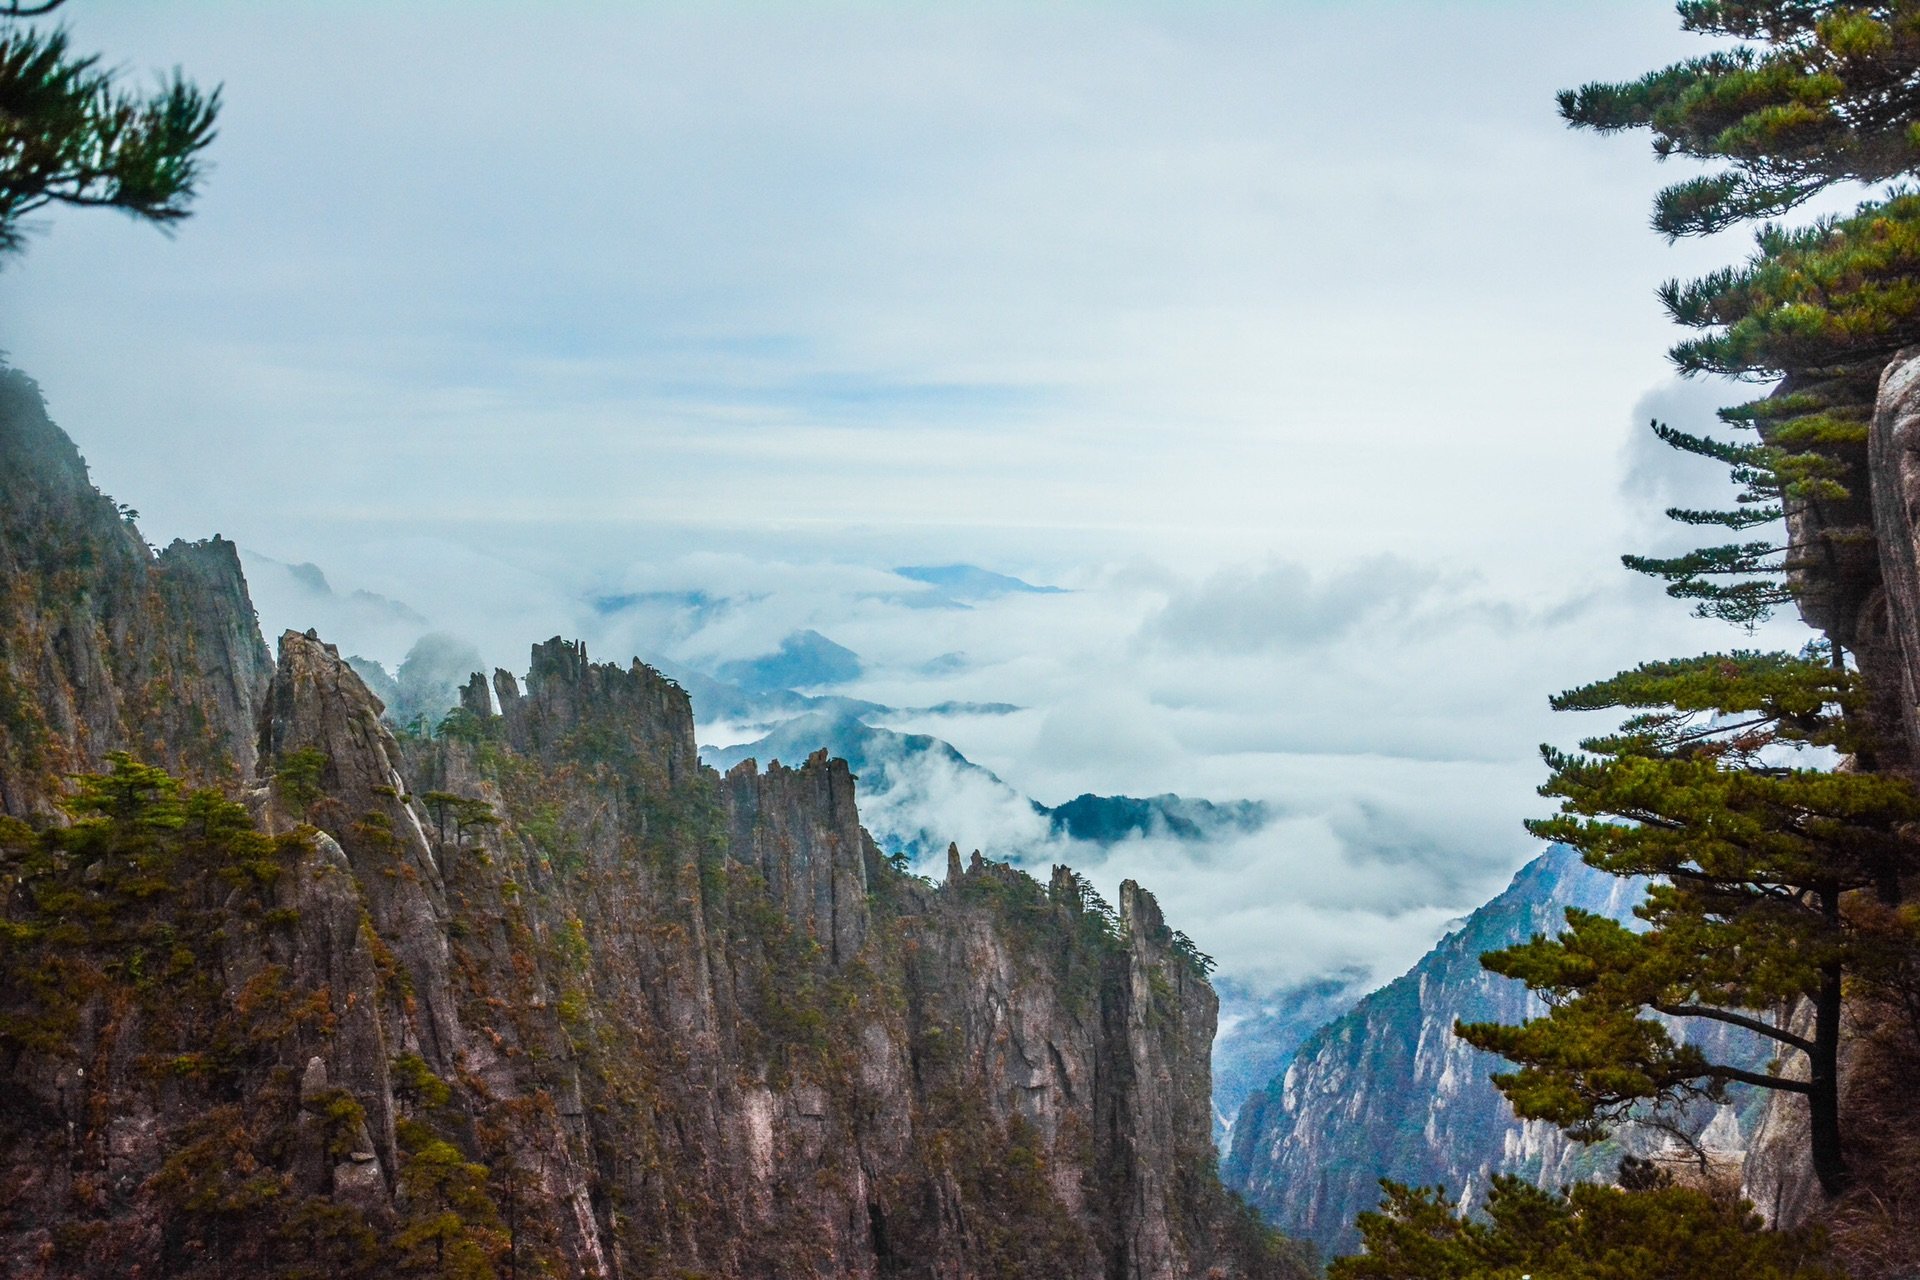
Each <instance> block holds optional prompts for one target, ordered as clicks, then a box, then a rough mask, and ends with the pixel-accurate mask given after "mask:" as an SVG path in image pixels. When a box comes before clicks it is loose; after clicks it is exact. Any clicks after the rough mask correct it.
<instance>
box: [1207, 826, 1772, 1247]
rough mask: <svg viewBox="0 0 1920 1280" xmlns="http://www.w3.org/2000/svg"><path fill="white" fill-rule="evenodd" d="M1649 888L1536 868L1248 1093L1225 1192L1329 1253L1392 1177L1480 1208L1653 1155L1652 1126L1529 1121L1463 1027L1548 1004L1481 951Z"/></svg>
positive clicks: (1710, 1044) (1496, 1065) (1578, 871)
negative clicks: (1500, 1180)
mask: <svg viewBox="0 0 1920 1280" xmlns="http://www.w3.org/2000/svg"><path fill="white" fill-rule="evenodd" d="M1642 892H1643V891H1642V889H1641V887H1640V886H1639V885H1638V884H1637V883H1636V882H1633V881H1628V880H1623V879H1621V878H1619V877H1617V876H1612V875H1608V874H1606V873H1604V872H1600V871H1595V870H1593V869H1592V868H1590V867H1588V866H1587V865H1586V864H1585V863H1583V862H1581V861H1580V859H1579V857H1578V855H1576V854H1575V853H1574V852H1573V851H1572V850H1569V849H1566V848H1563V847H1559V846H1556V847H1554V848H1552V849H1550V850H1548V851H1547V852H1546V853H1544V854H1542V855H1541V856H1540V857H1538V858H1536V859H1535V860H1534V861H1532V862H1530V863H1528V864H1527V865H1526V866H1525V867H1523V868H1522V869H1521V870H1520V872H1519V873H1518V874H1517V875H1516V876H1515V877H1514V878H1513V882H1512V884H1510V885H1509V886H1508V887H1507V889H1506V891H1505V892H1503V893H1501V894H1500V896H1498V897H1497V898H1495V899H1493V901H1491V902H1489V903H1487V904H1486V905H1485V906H1483V907H1481V908H1479V909H1478V910H1476V911H1475V912H1473V913H1472V914H1471V915H1469V916H1468V917H1467V918H1466V920H1465V921H1464V922H1463V923H1462V924H1461V927H1460V928H1459V929H1457V930H1455V931H1454V932H1452V933H1450V934H1448V935H1447V936H1446V937H1445V938H1443V939H1442V940H1441V941H1440V942H1439V944H1438V945H1436V946H1435V947H1434V948H1433V950H1431V951H1429V952H1428V953H1427V955H1426V956H1425V957H1424V958H1423V959H1421V961H1420V962H1419V963H1418V964H1416V965H1415V966H1414V967H1413V968H1412V969H1411V970H1409V971H1408V972H1407V973H1406V974H1403V975H1402V976H1401V977H1399V978H1396V979H1394V981H1392V982H1390V983H1388V984H1387V985H1386V986H1384V987H1382V988H1381V989H1380V990H1378V991H1376V992H1374V993H1373V994H1371V995H1369V996H1367V997H1366V998H1365V999H1363V1000H1361V1001H1360V1002H1359V1004H1357V1005H1356V1006H1355V1007H1354V1008H1353V1009H1352V1010H1351V1011H1349V1012H1348V1013H1346V1014H1344V1015H1342V1016H1341V1017H1339V1018H1336V1019H1335V1020H1334V1021H1332V1022H1330V1023H1328V1024H1327V1025H1326V1026H1324V1027H1322V1028H1320V1029H1319V1030H1318V1031H1316V1032H1314V1034H1313V1035H1312V1036H1310V1037H1308V1038H1307V1040H1306V1041H1305V1043H1303V1044H1302V1045H1301V1046H1300V1047H1299V1049H1298V1051H1297V1052H1296V1053H1295V1054H1294V1056H1293V1058H1292V1061H1291V1062H1290V1063H1289V1064H1288V1065H1287V1068H1286V1070H1285V1072H1284V1074H1282V1075H1280V1076H1278V1077H1277V1078H1275V1079H1274V1080H1273V1081H1272V1082H1271V1083H1270V1084H1269V1085H1268V1086H1267V1087H1266V1088H1265V1089H1263V1090H1261V1091H1259V1092H1257V1093H1255V1094H1253V1095H1252V1096H1251V1097H1250V1098H1248V1100H1247V1101H1246V1103H1245V1105H1244V1106H1243V1107H1242V1108H1241V1110H1240V1114H1239V1116H1238V1118H1237V1119H1236V1120H1235V1122H1234V1125H1233V1133H1232V1145H1231V1147H1230V1149H1229V1151H1228V1154H1227V1157H1226V1160H1225V1161H1224V1162H1223V1165H1222V1176H1223V1177H1224V1178H1225V1179H1226V1181H1227V1183H1228V1185H1229V1186H1232V1187H1234V1188H1235V1189H1236V1190H1238V1191H1240V1192H1241V1194H1242V1195H1244V1196H1245V1197H1246V1198H1247V1200H1248V1201H1249V1202H1250V1203H1252V1204H1254V1205H1255V1206H1257V1207H1258V1208H1259V1209H1260V1210H1261V1212H1263V1213H1264V1214H1266V1216H1267V1218H1268V1220H1269V1221H1271V1222H1273V1223H1274V1224H1276V1225H1277V1226H1280V1227H1281V1228H1282V1229H1284V1230H1287V1231H1290V1232H1293V1233H1295V1234H1298V1235H1301V1236H1303V1237H1305V1238H1307V1239H1309V1240H1312V1241H1313V1242H1314V1243H1315V1244H1316V1245H1318V1246H1319V1247H1320V1248H1321V1250H1322V1251H1323V1252H1325V1253H1327V1254H1329V1255H1332V1254H1340V1253H1350V1252H1352V1251H1353V1250H1354V1248H1355V1247H1356V1246H1357V1245H1358V1240H1359V1238H1358V1235H1357V1233H1356V1232H1355V1231H1354V1229H1353V1220H1354V1218H1355V1217H1356V1216H1357V1215H1358V1214H1359V1213H1360V1212H1361V1211H1363V1210H1366V1209H1372V1208H1374V1207H1375V1206H1376V1205H1377V1204H1378V1202H1379V1199H1380V1189H1379V1180H1380V1179H1382V1178H1390V1179H1392V1180H1394V1181H1396V1182H1403V1183H1409V1184H1413V1185H1417V1186H1424V1185H1431V1184H1434V1183H1441V1184H1444V1185H1445V1186H1446V1187H1447V1188H1448V1189H1449V1191H1450V1192H1451V1193H1452V1194H1453V1195H1454V1196H1455V1197H1456V1198H1457V1200H1458V1201H1459V1203H1462V1204H1474V1203H1477V1202H1478V1201H1479V1200H1480V1199H1481V1197H1483V1196H1484V1195H1485V1194H1486V1191H1487V1188H1488V1186H1489V1184H1490V1181H1491V1178H1492V1176H1493V1175H1494V1174H1495V1173H1512V1174H1516V1175H1518V1176H1521V1177H1523V1178H1526V1179H1527V1180H1528V1181H1531V1182H1533V1183H1535V1184H1537V1185H1539V1186H1543V1187H1555V1186H1559V1185H1561V1184H1563V1183H1567V1182H1572V1181H1575V1180H1578V1179H1583V1178H1589V1177H1595V1176H1606V1175H1610V1174H1611V1173H1612V1171H1613V1169H1614V1167H1615V1166H1616V1165H1617V1164H1618V1162H1619V1159H1620V1156H1621V1155H1622V1154H1623V1153H1624V1152H1638V1153H1645V1152H1647V1151H1651V1150H1653V1149H1655V1148H1656V1147H1657V1145H1658V1143H1659V1140H1660V1135H1657V1134H1654V1133H1652V1132H1650V1131H1646V1130H1643V1129H1639V1128H1632V1129H1629V1130H1627V1131H1625V1132H1624V1133H1623V1134H1622V1135H1621V1136H1620V1138H1619V1139H1618V1140H1617V1141H1609V1142H1606V1143H1600V1144H1596V1145H1593V1146H1583V1145H1580V1144H1577V1143H1573V1142H1571V1141H1569V1140H1568V1139H1567V1138H1566V1137H1565V1135H1563V1134H1562V1133H1561V1132H1560V1130H1559V1129H1557V1128H1555V1127H1554V1126H1553V1125H1550V1124H1547V1123H1545V1122H1542V1121H1521V1120H1518V1119H1516V1118H1515V1117H1514V1115H1513V1112H1512V1110H1511V1108H1510V1107H1509V1106H1508V1105H1507V1102H1506V1099H1505V1098H1504V1097H1503V1096H1502V1095H1501V1094H1500V1092H1499V1091H1498V1090H1497V1089H1495V1088H1494V1086H1493V1084H1492V1082H1491V1081H1490V1080H1489V1079H1488V1076H1489V1075H1490V1074H1491V1073H1492V1072H1493V1071H1495V1070H1500V1069H1503V1067H1504V1065H1505V1064H1504V1063H1503V1061H1502V1060H1501V1059H1499V1058H1497V1057H1494V1056H1492V1055H1490V1054H1485V1053H1482V1052H1480V1051H1479V1050H1477V1049H1474V1048H1472V1047H1471V1046H1469V1045H1467V1044H1466V1043H1465V1042H1464V1041H1462V1040H1459V1039H1457V1038H1456V1037H1455V1036H1454V1034H1453V1024H1454V1022H1455V1020H1456V1019H1464V1020H1466V1021H1469V1022H1476V1021H1499V1022H1517V1021H1519V1020H1521V1019H1522V1018H1526V1017H1530V1016H1536V1015H1538V1014H1539V1013H1540V1012H1542V1009H1541V1006H1540V1005H1539V1004H1538V1002H1537V1001H1536V1000H1535V999H1534V998H1533V997H1532V996H1531V994H1530V993H1529V992H1528V991H1527V989H1526V988H1525V987H1524V986H1523V985H1522V984H1521V983H1518V982H1514V981H1512V980H1510V979H1506V978H1502V977H1499V976H1497V975H1495V974H1492V973H1489V972H1487V971H1486V970H1485V969H1483V968H1481V967H1480V959H1479V958H1480V955H1481V953H1482V952H1485V951H1491V950H1496V949H1498V948H1500V947H1504V946H1509V945H1512V944H1514V943H1518V942H1523V941H1525V940H1526V939H1527V938H1529V937H1531V936H1532V935H1534V934H1536V933H1552V932H1554V931H1556V930H1557V929H1558V928H1560V927H1561V926H1562V925H1563V924H1564V914H1563V913H1564V910H1565V908H1567V907H1569V906H1575V907H1580V908H1583V909H1585V910H1588V911H1594V912H1599V913H1601V914H1604V915H1608V916H1611V917H1613V918H1615V919H1629V918H1631V911H1632V908H1633V907H1634V906H1635V905H1636V904H1637V903H1638V901H1639V900H1640V898H1641V896H1642ZM1711 1027H1712V1029H1711V1030H1709V1031H1707V1032H1706V1033H1705V1034H1703V1035H1695V1036H1690V1038H1691V1039H1692V1040H1693V1041H1694V1042H1695V1043H1697V1044H1700V1045H1701V1046H1702V1047H1703V1048H1704V1049H1706V1051H1707V1052H1708V1053H1709V1055H1711V1056H1716V1057H1719V1058H1720V1059H1721V1060H1724V1061H1732V1062H1735V1063H1736V1064H1738V1065H1742V1066H1749V1067H1754V1068H1756V1069H1758V1068H1759V1065H1760V1064H1762V1063H1765V1062H1766V1061H1767V1059H1768V1057H1769V1056H1770V1054H1769V1052H1768V1050H1767V1049H1766V1047H1765V1046H1764V1045H1763V1044H1762V1043H1761V1042H1760V1041H1759V1040H1758V1039H1757V1037H1754V1036H1752V1035H1751V1034H1750V1033H1747V1032H1742V1031H1737V1030H1735V1029H1733V1028H1729V1027H1724V1026H1721V1025H1719V1024H1711ZM1737 1101H1738V1102H1739V1104H1740V1106H1741V1107H1742V1109H1743V1110H1745V1111H1746V1112H1747V1113H1748V1114H1747V1115H1746V1116H1745V1118H1744V1131H1745V1132H1748V1133H1750V1132H1751V1128H1752V1122H1753V1119H1754V1116H1755V1114H1757V1111H1758V1110H1759V1103H1758V1101H1757V1100H1756V1099H1754V1098H1752V1097H1751V1096H1748V1095H1746V1094H1744V1093H1743V1094H1741V1095H1740V1096H1739V1097H1738V1099H1737ZM1715 1118H1716V1112H1715V1110H1714V1108H1712V1107H1711V1106H1703V1107H1696V1108H1694V1109H1692V1110H1691V1111H1689V1112H1688V1113H1687V1114H1686V1115H1685V1116H1683V1117H1681V1118H1680V1121H1681V1124H1682V1127H1683V1128H1685V1129H1687V1130H1688V1131H1690V1132H1693V1133H1698V1132H1700V1131H1701V1130H1702V1129H1704V1128H1705V1127H1706V1126H1707V1125H1708V1124H1709V1123H1711V1122H1713V1121H1714V1120H1715ZM1727 1123H1731V1121H1730V1120H1729V1121H1723V1123H1722V1131H1723V1132H1724V1131H1725V1128H1726V1124H1727Z"/></svg>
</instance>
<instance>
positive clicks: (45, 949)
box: [0, 753, 303, 1069]
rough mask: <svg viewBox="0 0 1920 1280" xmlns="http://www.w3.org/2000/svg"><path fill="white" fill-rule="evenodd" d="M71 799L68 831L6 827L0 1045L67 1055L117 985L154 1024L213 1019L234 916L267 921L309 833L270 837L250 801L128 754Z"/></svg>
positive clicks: (1, 836)
mask: <svg viewBox="0 0 1920 1280" xmlns="http://www.w3.org/2000/svg"><path fill="white" fill-rule="evenodd" d="M64 804H65V807H66V809H67V812H68V814H69V815H70V816H71V818H72V823H71V825H69V826H66V827H53V828H49V829H48V830H46V831H43V832H34V831H32V830H31V829H29V828H27V827H26V826H25V825H24V824H21V823H18V822H12V821H9V822H5V823H0V894H3V895H4V903H5V909H4V912H3V913H0V942H3V943H4V944H5V945H4V946H0V979H4V981H3V982H0V991H4V993H5V994H4V996H0V1050H5V1049H10V1050H18V1049H21V1048H35V1049H39V1050H42V1051H46V1052H60V1051H62V1050H64V1049H68V1048H70V1047H71V1043H72V1037H73V1036H74V1034H75V1033H76V1031H77V1029H78V1026H79V1020H80V1015H81V1011H82V1010H83V1009H84V1008H85V1007H87V1005H88V1004H89V1003H90V1002H93V1001H96V1000H102V999H106V998H108V997H110V996H113V995H115V994H116V993H119V994H121V995H124V996H125V997H127V998H131V999H134V1000H136V1001H138V1002H139V1003H140V1004H142V1005H143V1006H144V1007H146V1008H148V1009H149V1010H150V1011H151V1012H152V1013H153V1015H154V1016H155V1018H156V1019H157V1021H156V1024H155V1025H156V1027H162V1028H164V1027H174V1026H179V1025H181V1024H182V1023H183V1022H185V1021H189V1020H194V1019H203V1020H213V1019H216V1018H217V1016H218V1014H219V1011H220V1010H221V1009H223V1008H224V1000H223V995H222V981H221V972H220V946H221V944H222V941H223V939H224V938H225V937H226V936H227V935H228V934H229V933H230V932H231V930H232V928H233V924H232V922H231V919H230V917H231V916H232V914H233V913H235V912H238V913H240V914H241V916H242V918H243V919H249V920H252V921H260V920H261V919H262V918H263V917H264V915H265V913H266V911H267V910H268V904H269V901H270V899H269V896H268V892H269V890H270V889H271V887H272V885H273V884H274V882H275V881H276V880H277V879H278V878H279V876H280V874H281V867H282V863H283V862H284V861H285V859H286V857H287V856H288V855H289V854H290V853H291V852H292V851H293V850H295V849H297V848H299V847H300V846H301V845H302V843H303V836H301V835H299V834H292V835H288V836H284V837H281V838H279V839H275V838H273V837H269V836H266V835H263V834H261V833H260V832H258V831H256V830H255V829H254V827H253V824H252V821H251V819H250V818H249V816H248V814H247V811H246V809H245V808H244V807H242V806H241V805H238V804H235V803H233V802H232V801H229V800H227V799H226V798H224V797H223V796H221V795H219V794H218V793H217V792H212V791H187V790H186V789H185V788H183V787H182V786H181V785H180V783H179V782H178V781H177V780H176V779H174V778H173V777H171V776H170V775H168V774H167V773H166V772H165V771H164V770H160V769H156V768H153V767H152V766H150V765H144V764H141V763H139V762H137V761H135V760H134V759H133V758H132V757H130V756H127V755H125V754H123V753H116V754H114V755H113V756H111V757H109V771H108V772H107V773H103V774H83V775H80V776H78V777H77V778H75V779H74V790H73V793H72V795H70V796H69V797H68V798H67V799H66V800H65V802H64ZM213 1047H214V1048H215V1049H216V1050H220V1051H223V1052H232V1051H234V1050H235V1049H236V1048H237V1043H236V1041H235V1039H234V1038H233V1036H232V1035H229V1036H228V1037H226V1038H225V1039H223V1040H221V1041H219V1042H218V1043H216V1044H215V1045H214V1046H213ZM176 1056H177V1054H176V1053H172V1052H170V1053H167V1054H166V1055H165V1060H166V1061H167V1062H168V1063H171V1062H172V1061H173V1060H174V1059H175V1058H176ZM169 1069H171V1068H169Z"/></svg>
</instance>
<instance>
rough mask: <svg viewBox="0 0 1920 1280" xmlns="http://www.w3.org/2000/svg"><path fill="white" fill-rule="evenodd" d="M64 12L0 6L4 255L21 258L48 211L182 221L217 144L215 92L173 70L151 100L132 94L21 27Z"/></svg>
mask: <svg viewBox="0 0 1920 1280" xmlns="http://www.w3.org/2000/svg"><path fill="white" fill-rule="evenodd" d="M58 3H59V0H55V3H51V4H31V5H10V6H4V7H0V255H4V254H7V253H15V252H18V251H19V250H20V248H21V247H22V245H23V243H24V241H25V237H26V234H27V231H28V226H27V223H26V219H27V218H29V217H30V216H31V215H32V214H33V213H34V212H36V211H37V210H40V209H44V208H46V207H47V206H49V205H55V204H61V205H72V206H79V207H90V208H104V209H118V210H120V211H121V212H123V213H127V214H130V215H132V216H133V217H136V218H139V219H141V220H143V221H146V222H150V223H153V224H154V225H156V226H160V227H163V228H164V227H167V226H170V225H172V224H173V223H176V222H178V221H179V220H180V219H182V218H185V217H186V216H188V214H189V212H190V211H191V205H192V202H193V197H194V195H195V193H196V192H197V190H198V187H199V183H200V179H201V177H202V175H203V173H204V163H203V160H202V155H201V153H202V152H203V151H205V150H206V148H207V146H208V145H209V144H210V143H211V142H212V141H213V137H214V118H215V116H216V115H217V114H218V113H219V108H220V94H219V91H218V90H217V89H216V90H213V91H212V92H202V91H201V90H200V89H198V88H196V87H195V86H194V85H193V84H192V83H191V82H189V81H188V80H186V79H185V77H183V76H182V75H181V74H180V72H178V71H175V72H174V73H173V74H172V75H171V76H170V77H168V78H167V79H166V80H164V81H163V82H162V83H161V85H160V86H159V87H158V88H157V89H156V90H154V91H153V92H151V93H149V94H146V95H140V94H136V93H132V92H128V91H127V90H125V89H123V88H121V87H120V86H119V85H118V84H117V83H116V81H115V77H114V74H113V73H112V72H111V71H107V70H103V69H102V68H101V65H100V59H99V57H98V55H81V54H76V53H74V52H73V50H72V48H71V46H70V44H69V41H68V38H67V34H66V32H64V31H61V30H37V29H34V28H31V27H26V26H22V25H19V21H18V20H19V19H20V18H24V17H32V16H36V15H39V14H44V13H47V12H49V11H50V10H52V9H54V8H57V7H58Z"/></svg>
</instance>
